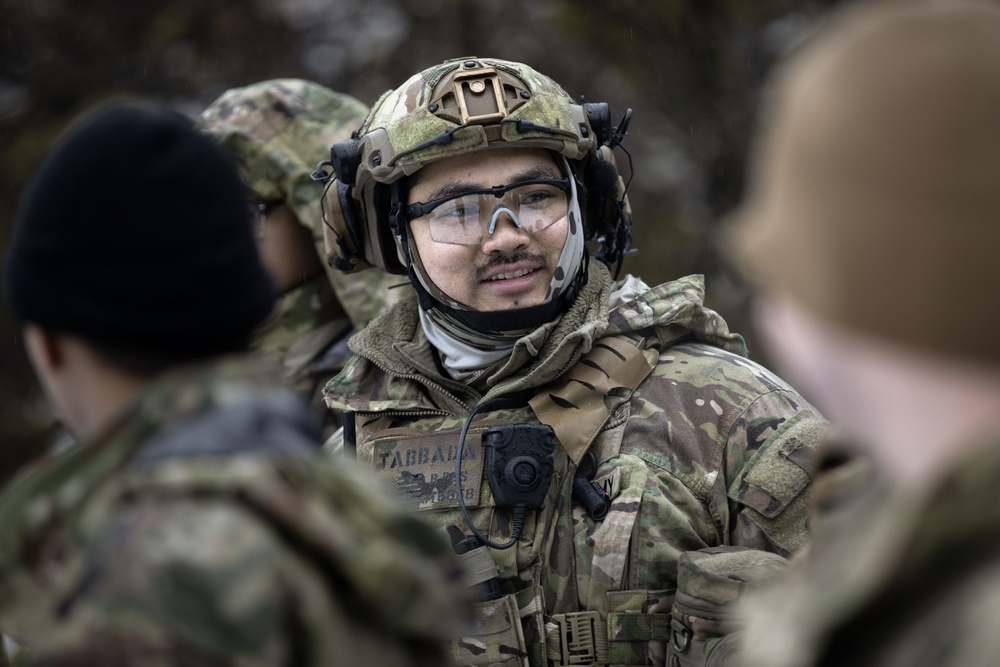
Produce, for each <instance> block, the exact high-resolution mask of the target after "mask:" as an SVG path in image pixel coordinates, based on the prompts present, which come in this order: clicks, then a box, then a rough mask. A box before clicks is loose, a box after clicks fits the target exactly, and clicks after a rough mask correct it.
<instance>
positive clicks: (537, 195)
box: [406, 179, 570, 245]
mask: <svg viewBox="0 0 1000 667" xmlns="http://www.w3.org/2000/svg"><path fill="white" fill-rule="evenodd" d="M569 196H570V183H569V179H561V180H560V179H535V180H530V181H521V182H520V183H513V184H511V185H498V186H497V187H495V188H488V189H485V190H471V191H468V192H461V193H458V194H455V195H449V196H447V197H442V198H440V199H435V200H433V201H429V202H417V203H415V204H410V205H409V206H407V207H406V219H407V220H408V221H410V220H419V219H422V220H427V222H428V224H429V225H430V231H431V238H432V239H433V240H434V241H436V242H438V243H450V244H453V245H479V244H480V243H482V242H483V240H484V239H485V238H486V235H487V234H492V233H493V231H494V230H495V229H496V225H497V220H498V219H499V218H500V216H501V215H503V214H507V215H508V216H509V217H510V219H511V220H512V221H513V222H514V224H515V225H517V226H518V227H520V228H521V229H523V230H525V231H526V232H528V233H529V234H534V233H535V232H538V231H541V230H543V229H545V228H546V227H549V226H551V225H552V224H553V223H555V222H556V221H558V220H561V219H562V218H564V217H565V216H566V213H567V212H568V210H569ZM498 200H499V201H498Z"/></svg>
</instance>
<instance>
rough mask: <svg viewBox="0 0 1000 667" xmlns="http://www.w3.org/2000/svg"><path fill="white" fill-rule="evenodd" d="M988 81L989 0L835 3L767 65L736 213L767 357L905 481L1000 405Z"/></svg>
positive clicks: (953, 451)
mask: <svg viewBox="0 0 1000 667" xmlns="http://www.w3.org/2000/svg"><path fill="white" fill-rule="evenodd" d="M998 82H1000V7H997V6H996V5H995V4H993V3H986V2H950V3H949V2H933V1H930V2H928V1H919V2H906V3H902V2H888V3H869V4H860V5H856V6H852V7H851V8H849V9H848V10H847V11H846V12H843V13H840V14H835V15H834V16H833V18H831V19H830V20H829V22H828V24H827V25H826V26H825V27H824V28H823V29H822V30H821V31H820V32H819V33H818V34H817V35H816V36H815V37H814V38H812V39H811V40H810V41H809V42H807V43H806V44H805V46H803V47H802V48H801V50H800V51H798V52H796V53H794V54H793V55H792V57H791V58H790V60H789V61H788V62H787V63H786V64H785V65H784V66H782V67H781V68H780V69H779V70H778V71H777V74H776V75H775V77H774V79H773V82H772V89H771V90H770V95H771V97H770V98H769V99H768V100H767V101H768V103H769V106H766V107H765V112H766V115H765V116H764V131H763V133H762V135H761V136H760V137H759V140H758V144H757V146H756V152H755V154H754V157H753V160H752V161H751V164H750V173H749V176H750V180H749V187H748V192H747V195H746V198H745V200H744V202H743V204H742V205H741V207H740V209H739V210H738V211H737V212H736V213H735V214H734V216H733V219H732V220H731V222H732V228H731V229H730V230H729V231H730V232H731V234H730V236H729V237H728V238H727V240H728V241H729V242H730V244H731V249H732V250H733V253H734V256H735V257H736V259H737V261H738V262H739V263H740V264H741V265H742V268H743V269H744V271H745V273H746V274H747V275H748V277H749V278H750V279H751V280H752V281H753V282H756V283H757V285H758V287H759V288H760V296H761V299H760V301H761V305H760V306H759V308H758V313H759V314H760V318H759V324H760V326H761V328H762V331H763V333H764V334H765V337H766V338H767V339H768V341H769V342H770V343H771V349H772V352H773V353H774V355H775V357H776V358H777V360H778V362H779V363H781V364H782V365H783V366H784V368H785V370H786V372H787V373H788V374H789V376H790V377H791V378H792V379H793V380H794V381H795V382H796V383H797V384H798V385H799V386H800V387H801V388H802V389H803V390H804V391H805V392H806V393H807V394H809V395H810V396H811V397H812V398H813V400H816V401H817V402H818V403H819V405H820V407H821V408H822V409H823V410H824V411H825V412H826V413H827V415H828V416H830V417H831V418H833V419H834V421H836V422H839V424H840V426H841V428H842V429H844V431H845V432H846V433H847V434H848V436H849V437H851V438H854V439H856V440H857V442H859V443H860V444H862V445H864V446H865V447H866V448H868V449H869V450H870V451H873V452H876V453H877V456H878V457H880V458H883V459H884V461H886V462H888V464H889V466H890V469H891V470H892V471H893V473H894V476H895V477H896V478H897V479H911V480H912V479H921V478H923V477H924V476H926V475H930V474H933V472H934V471H935V470H939V469H940V468H941V465H940V464H941V462H942V460H944V459H946V458H950V457H953V456H957V455H958V453H959V452H961V451H962V449H963V448H962V447H960V445H962V444H967V443H975V442H976V440H977V437H978V436H980V435H981V433H982V432H983V431H990V430H995V428H996V423H997V420H998V417H997V415H1000V372H998V368H1000V346H998V345H997V340H1000V312H998V311H997V309H996V308H994V307H993V303H992V302H993V300H994V296H993V295H994V293H995V292H996V290H997V288H998V287H1000V268H998V266H1000V265H998V264H997V262H996V260H995V257H994V255H995V252H996V251H995V249H996V248H997V247H1000V224H998V222H997V219H998V217H1000V188H998V187H996V183H995V181H996V179H997V174H998V173H1000V124H998V123H997V118H1000V85H998ZM967 446H971V445H967Z"/></svg>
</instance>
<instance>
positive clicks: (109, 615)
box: [0, 104, 461, 666]
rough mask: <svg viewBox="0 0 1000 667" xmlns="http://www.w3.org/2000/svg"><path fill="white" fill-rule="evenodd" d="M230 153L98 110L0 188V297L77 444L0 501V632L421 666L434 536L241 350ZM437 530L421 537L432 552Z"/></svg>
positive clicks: (431, 641) (257, 305)
mask: <svg viewBox="0 0 1000 667" xmlns="http://www.w3.org/2000/svg"><path fill="white" fill-rule="evenodd" d="M251 225H252V221H251V219H250V217H249V216H248V215H247V208H246V191H245V188H244V186H243V184H242V183H241V182H240V180H239V178H238V176H237V174H236V167H235V164H234V163H233V161H232V159H231V158H230V157H229V156H228V155H227V154H226V153H225V151H223V150H222V149H221V148H220V147H218V146H217V145H216V144H214V143H213V142H212V141H211V140H210V139H209V138H207V137H205V136H204V135H202V134H201V133H199V132H197V131H196V130H195V129H194V127H193V124H192V123H191V121H189V120H188V119H186V118H183V117H182V116H180V115H179V114H176V113H173V112H170V111H167V110H163V109H158V108H155V107H152V106H144V105H138V104H127V105H114V106H109V107H103V108H101V109H100V110H97V111H95V112H93V113H91V114H89V115H88V116H86V117H85V118H83V119H82V120H80V121H79V122H78V123H77V124H75V125H74V126H73V127H72V128H71V129H70V130H69V132H68V134H67V135H66V136H65V137H64V138H63V139H62V141H61V142H60V143H59V144H58V145H57V146H56V147H55V148H54V150H53V151H52V152H51V153H50V154H49V155H48V156H47V157H46V159H45V160H44V161H43V163H42V164H41V166H40V167H39V168H38V170H37V172H36V173H35V174H34V176H33V177H32V179H31V181H30V183H29V185H28V187H27V189H26V191H25V193H24V195H23V199H22V205H21V208H20V210H19V213H18V217H17V220H16V228H15V232H14V239H13V243H12V246H11V249H10V251H9V254H8V256H7V261H6V267H5V293H6V298H7V301H8V303H9V305H10V308H11V310H12V311H13V312H14V314H15V315H16V316H17V317H18V319H19V320H21V321H22V322H23V323H24V337H25V343H26V347H27V351H28V355H29V357H30V359H31V361H32V363H33V365H34V367H35V369H36V371H37V373H38V376H39V379H40V380H41V383H42V385H43V387H44V389H45V390H46V393H47V395H48V396H49V398H50V399H51V401H52V403H53V405H54V407H55V408H56V411H57V413H58V414H59V415H60V417H61V418H62V420H63V421H64V423H65V425H66V426H67V427H68V428H69V430H70V431H71V432H72V433H73V435H74V436H76V440H77V443H78V444H75V445H73V446H72V447H70V448H69V449H67V450H65V451H63V452H60V453H59V454H58V455H55V456H53V457H48V458H46V457H44V456H39V460H38V461H37V462H36V463H35V464H34V465H33V466H32V467H30V468H29V469H28V470H26V471H25V473H24V474H22V475H21V476H20V477H19V478H18V479H16V480H15V481H14V482H13V483H12V484H11V485H9V486H8V487H7V488H6V489H5V492H4V493H3V495H2V496H0V628H2V630H3V632H4V633H5V634H8V635H9V636H11V637H12V638H13V639H14V640H15V641H16V642H18V644H20V645H21V646H24V647H27V651H26V656H25V657H26V660H27V661H29V662H30V663H31V664H49V665H129V666H135V665H241V666H243V665H261V666H264V665H277V664H294V665H344V666H353V665H434V664H439V660H440V658H441V655H442V650H441V649H442V645H440V644H439V643H438V641H437V640H438V637H440V636H441V635H442V634H444V633H445V632H446V631H447V630H446V629H447V628H448V627H449V622H450V621H451V620H453V619H455V618H456V616H457V615H458V614H459V613H460V609H461V606H460V605H456V604H454V603H453V599H452V598H451V597H450V596H449V592H450V590H451V589H450V588H449V586H448V582H449V581H450V580H451V579H450V578H451V574H452V573H451V570H450V569H448V565H447V564H448V563H449V561H450V558H449V556H450V550H449V549H448V545H447V540H442V539H441V538H440V537H439V536H438V535H436V534H435V533H434V532H433V531H431V530H430V529H428V528H426V527H424V526H423V525H422V524H419V523H417V522H416V521H415V520H413V519H412V518H410V517H409V516H408V515H406V514H403V513H401V512H399V511H398V510H397V509H396V506H395V505H394V504H393V503H390V502H388V501H387V499H386V498H384V497H383V496H381V495H379V494H378V493H377V490H376V489H374V488H372V484H371V483H370V482H369V481H366V480H367V477H366V476H364V475H362V474H361V472H360V471H359V470H356V469H354V468H353V467H351V466H350V465H349V463H350V462H343V463H344V464H345V465H330V464H329V462H325V461H324V460H323V459H322V458H320V457H318V456H317V455H318V454H319V444H320V434H319V424H318V421H317V420H315V419H314V418H313V417H314V415H312V414H311V412H310V410H309V408H308V405H307V403H306V401H305V400H304V399H303V398H302V397H301V396H300V395H299V394H297V393H295V392H293V391H291V390H290V389H286V388H282V386H281V372H280V368H278V367H277V366H276V365H275V364H274V363H273V360H272V361H271V362H270V363H269V361H268V360H267V359H262V358H255V357H250V356H248V355H246V354H245V351H246V349H247V346H248V343H249V341H250V338H251V334H252V332H253V331H254V329H255V328H256V327H257V326H258V325H259V324H260V322H261V321H262V320H264V318H266V317H267V316H268V314H269V313H270V312H271V310H272V308H273V305H274V290H273V285H272V282H271V280H270V278H269V276H268V274H267V272H266V271H265V269H264V267H263V266H262V264H261V261H260V258H259V256H258V253H257V250H256V248H255V246H254V241H253V239H252V235H251ZM442 542H443V543H442Z"/></svg>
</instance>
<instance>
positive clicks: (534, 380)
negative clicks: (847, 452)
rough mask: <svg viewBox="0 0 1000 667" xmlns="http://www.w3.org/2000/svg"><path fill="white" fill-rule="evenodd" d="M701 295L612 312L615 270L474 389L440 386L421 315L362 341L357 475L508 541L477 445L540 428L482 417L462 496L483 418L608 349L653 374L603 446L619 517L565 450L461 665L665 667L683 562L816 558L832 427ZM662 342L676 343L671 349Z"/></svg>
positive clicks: (405, 317) (498, 556)
mask: <svg viewBox="0 0 1000 667" xmlns="http://www.w3.org/2000/svg"><path fill="white" fill-rule="evenodd" d="M703 291H704V288H703V284H702V280H701V278H700V277H695V276H693V277H688V278H684V279H681V280H678V281H674V282H670V283H666V284H664V285H660V286H658V287H656V288H652V289H651V290H649V291H648V292H645V293H642V294H639V295H638V296H637V297H636V298H634V299H633V300H631V301H628V302H626V303H625V304H624V305H621V306H619V307H616V308H614V309H610V308H609V305H608V304H609V294H610V292H611V280H610V276H609V274H608V271H607V269H606V268H605V267H603V266H602V265H598V264H591V267H590V279H589V281H588V282H587V284H586V285H585V287H584V288H583V290H582V291H581V294H580V296H579V297H578V298H577V299H576V301H575V302H574V304H573V306H572V307H571V308H570V310H569V311H568V312H567V313H566V314H564V315H563V316H562V317H561V318H560V319H559V320H557V321H555V322H552V323H550V324H547V325H544V326H543V327H541V328H540V329H538V330H536V331H534V332H532V333H531V334H529V335H527V336H525V337H524V338H522V339H521V340H520V341H518V343H517V344H516V345H515V348H514V350H513V352H512V353H511V356H510V358H509V359H505V360H501V361H500V362H498V363H497V364H496V365H495V366H494V367H493V368H491V369H489V370H488V371H487V373H486V374H484V376H482V377H481V378H480V379H478V380H477V381H476V382H475V383H473V384H472V385H466V384H462V383H458V382H455V381H453V380H451V379H448V378H445V377H442V376H441V375H440V373H439V372H438V371H437V367H436V362H435V359H434V357H433V353H432V350H431V349H430V346H429V344H428V343H427V341H426V339H425V338H424V336H423V332H422V329H421V328H420V325H419V322H418V319H417V309H416V304H415V303H414V302H413V301H407V302H403V303H401V304H399V305H397V306H396V307H394V308H393V309H392V310H390V311H389V312H388V313H387V314H386V315H384V316H383V317H382V318H380V319H379V320H377V321H376V322H375V323H373V324H372V325H371V326H370V327H369V328H368V329H366V330H365V331H362V332H360V333H359V334H358V335H357V336H355V337H354V338H353V339H352V341H351V347H352V349H354V350H355V352H356V353H357V354H358V358H356V359H355V360H354V361H352V362H351V363H350V364H348V366H347V367H346V368H345V369H344V371H343V372H342V373H341V374H340V375H338V376H337V377H336V378H334V379H333V380H332V381H331V382H330V383H329V384H328V385H327V387H326V392H325V395H326V398H327V402H328V404H329V405H330V406H331V407H333V408H334V409H348V410H353V411H355V412H356V425H357V453H358V459H359V460H360V461H361V462H363V463H365V464H366V465H369V466H371V467H373V468H375V469H376V471H378V473H379V474H380V475H381V476H382V477H383V479H386V480H387V481H388V482H389V483H390V484H392V485H393V486H395V487H397V488H398V489H399V490H400V491H401V492H403V493H404V494H406V495H408V496H409V498H410V499H411V502H412V503H413V504H414V506H416V507H418V508H419V509H420V510H422V516H425V517H426V518H427V519H428V520H429V521H431V522H432V523H433V524H435V525H440V526H447V525H457V526H459V527H463V528H464V524H463V521H462V518H461V516H460V514H459V511H458V508H457V501H456V498H457V496H458V494H459V493H461V494H462V497H463V498H465V499H466V503H467V505H468V507H469V514H470V516H471V517H472V520H473V521H474V523H475V524H476V526H477V527H478V529H479V530H480V531H481V532H483V533H484V534H486V535H487V536H488V537H489V538H490V539H491V540H494V541H501V542H502V541H506V540H507V538H508V537H509V535H510V530H511V515H510V512H509V510H503V509H498V508H497V507H496V506H495V505H496V503H495V501H494V499H493V496H492V494H491V492H490V488H489V485H488V484H487V483H486V482H485V480H483V462H482V449H481V443H480V440H479V437H480V434H481V433H482V431H483V430H484V429H485V428H487V427H488V426H491V425H496V424H509V423H526V424H530V423H537V420H536V419H535V416H534V412H533V411H532V410H531V409H530V408H529V407H527V406H525V407H515V408H506V409H496V410H486V411H485V412H484V413H483V414H482V417H481V418H477V419H476V420H475V421H474V422H473V424H472V427H471V428H470V434H469V436H468V438H467V440H466V442H465V450H464V452H463V455H462V459H463V466H462V473H463V476H462V488H461V490H459V489H458V488H457V485H456V484H455V459H456V457H457V456H458V454H457V451H456V442H457V434H458V429H459V428H460V427H461V426H462V423H463V421H464V419H465V417H466V416H467V415H468V413H469V411H470V410H471V409H472V407H473V406H475V405H477V404H478V403H479V402H480V401H482V400H483V399H488V398H495V397H503V396H507V397H519V398H521V399H522V404H523V400H526V399H527V398H528V397H530V396H531V395H533V394H535V393H536V392H538V391H539V390H540V388H542V387H545V386H547V385H549V383H552V382H554V381H556V380H558V379H559V378H560V377H562V376H563V375H564V374H565V373H566V372H567V370H568V369H570V368H572V367H573V366H574V364H575V362H576V361H577V360H578V359H579V358H580V357H581V355H583V354H585V353H587V352H589V351H590V350H591V348H592V347H593V346H594V344H595V341H597V340H598V339H604V338H606V337H608V336H617V337H621V338H623V339H624V338H627V339H629V340H632V341H633V343H635V344H638V345H640V346H641V349H642V352H643V354H644V355H646V358H647V361H649V362H650V368H651V369H652V370H651V372H650V373H649V374H648V375H647V376H646V377H645V379H644V380H643V381H642V382H641V383H640V384H639V386H638V388H637V389H635V390H634V391H631V390H628V391H622V390H620V388H619V390H614V389H613V390H611V391H609V392H608V393H607V396H606V401H607V405H608V410H609V413H610V416H609V418H608V420H607V421H606V423H604V425H603V427H602V428H601V430H600V432H599V433H598V434H597V435H596V437H595V439H594V441H593V442H592V444H591V445H590V447H589V451H590V452H593V453H594V456H595V459H596V462H597V469H596V473H595V476H594V481H595V482H596V483H597V484H598V485H599V486H600V487H601V488H602V489H604V490H605V491H606V492H607V493H608V495H609V496H610V497H611V508H610V511H609V512H608V514H607V516H606V517H605V518H604V519H603V520H602V521H595V520H593V519H592V518H591V517H590V516H589V515H587V514H586V513H585V512H584V510H583V509H582V508H581V507H580V506H578V505H576V504H574V502H573V499H572V483H573V479H574V475H575V472H576V468H577V466H576V464H575V463H574V462H573V460H572V459H571V458H570V456H569V454H568V453H567V450H569V449H574V447H573V445H572V443H562V445H560V446H559V447H557V451H556V456H555V471H554V475H553V480H552V483H551V485H550V487H549V490H548V494H547V496H546V498H545V503H544V509H543V510H541V511H540V512H538V513H535V512H529V513H528V516H527V520H526V523H525V527H524V532H523V534H522V537H521V539H520V540H519V541H518V542H517V544H516V545H515V547H514V548H511V549H507V550H503V551H499V550H493V551H492V553H493V556H494V559H495V560H496V562H497V565H498V568H499V571H500V578H501V581H502V586H503V589H504V591H505V592H506V593H507V595H506V596H505V597H503V598H501V599H500V600H494V601H489V602H484V603H481V604H480V608H479V610H478V612H479V614H480V621H481V624H482V625H481V631H480V632H478V633H475V634H474V635H467V636H464V637H462V638H461V639H460V640H459V641H457V642H456V643H455V644H454V645H453V657H454V659H455V661H456V664H461V665H486V664H502V665H531V666H532V667H535V666H539V665H547V664H565V663H568V662H569V660H568V659H567V657H569V658H572V659H573V660H575V661H576V664H614V665H646V664H650V663H652V664H663V663H664V661H665V647H664V642H665V639H666V637H667V635H668V633H669V624H670V610H671V606H672V604H673V599H674V595H675V592H676V588H677V561H678V558H679V556H680V555H681V554H682V553H684V552H687V551H693V550H698V549H702V548H705V547H710V546H718V545H737V546H745V547H750V548H754V549H762V550H765V551H769V552H773V553H776V554H780V555H783V556H786V555H789V554H792V553H793V552H795V551H797V550H798V549H800V548H801V547H803V546H804V545H805V544H806V541H807V531H806V525H805V524H806V509H807V507H808V496H809V493H808V487H809V482H810V476H809V473H808V467H809V460H810V459H811V455H812V452H813V450H814V449H815V447H816V446H817V444H818V442H819V441H820V439H821V437H822V434H823V432H824V431H825V428H826V423H825V421H824V420H823V419H822V417H821V416H820V415H819V414H818V413H817V412H816V411H815V410H814V409H813V408H812V407H811V406H810V405H809V404H808V403H807V402H806V401H805V400H804V399H803V398H802V397H801V396H799V395H798V394H797V393H796V392H795V391H794V390H793V389H791V388H790V387H789V386H788V385H786V384H785V383H784V382H783V381H781V380H780V379H779V378H777V377H775V376H774V375H773V374H772V373H770V372H769V371H767V370H766V369H764V368H762V367H761V366H759V365H757V364H755V363H753V362H752V361H749V360H748V359H746V357H745V353H746V350H745V346H744V344H743V340H742V338H740V337H739V336H738V335H735V334H732V333H730V332H729V330H728V328H727V326H726V323H725V322H724V321H723V320H722V318H721V317H719V315H718V314H717V313H715V312H713V311H711V310H709V309H707V308H705V307H704V306H703V304H702V301H703ZM661 339H662V340H665V341H673V342H672V343H668V344H667V345H666V346H663V347H662V349H660V348H661V346H660V344H659V341H660V340H661ZM333 444H334V445H336V443H333ZM334 448H335V447H334ZM466 532H469V531H468V530H467V529H466ZM579 637H585V638H586V641H577V639H578V638H579Z"/></svg>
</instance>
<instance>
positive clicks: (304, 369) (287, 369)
mask: <svg viewBox="0 0 1000 667" xmlns="http://www.w3.org/2000/svg"><path fill="white" fill-rule="evenodd" d="M352 333H353V329H352V328H351V320H350V319H349V318H348V317H347V315H346V314H345V313H344V309H343V308H342V307H341V305H340V303H339V302H338V301H337V297H336V295H335V294H334V292H333V287H332V286H331V285H330V282H329V281H328V280H327V279H326V274H325V273H321V274H319V275H317V276H316V277H314V278H312V279H311V280H309V281H308V282H306V283H304V284H302V285H300V286H298V287H296V288H294V289H292V290H289V291H288V292H286V293H285V294H284V295H282V297H281V298H280V299H278V302H277V304H276V305H275V307H274V311H273V312H272V313H271V316H270V317H269V318H268V319H267V321H265V322H264V323H263V324H262V325H261V326H260V327H259V328H258V329H257V331H255V332H254V340H253V349H255V350H258V351H260V352H265V353H267V354H271V355H274V356H275V357H276V358H277V359H278V360H279V361H280V363H281V365H282V368H283V370H284V376H285V382H286V384H288V385H289V386H291V387H294V388H295V389H297V390H299V391H300V392H302V394H303V395H304V396H306V397H307V398H309V399H310V400H311V401H312V402H313V404H314V405H316V406H317V408H319V407H321V406H322V404H323V403H322V400H323V397H322V394H321V391H322V388H323V385H324V384H326V382H327V380H329V379H330V378H331V377H332V376H334V375H336V374H337V372H339V371H340V369H341V368H343V367H344V363H345V362H346V361H347V360H348V359H349V358H350V357H351V352H350V350H349V349H348V347H347V339H348V338H349V337H350V335H351V334H352ZM325 412H326V413H329V414H328V415H326V416H328V417H329V418H330V421H331V423H335V424H336V426H339V419H335V418H334V417H335V415H334V413H333V412H332V411H325Z"/></svg>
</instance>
